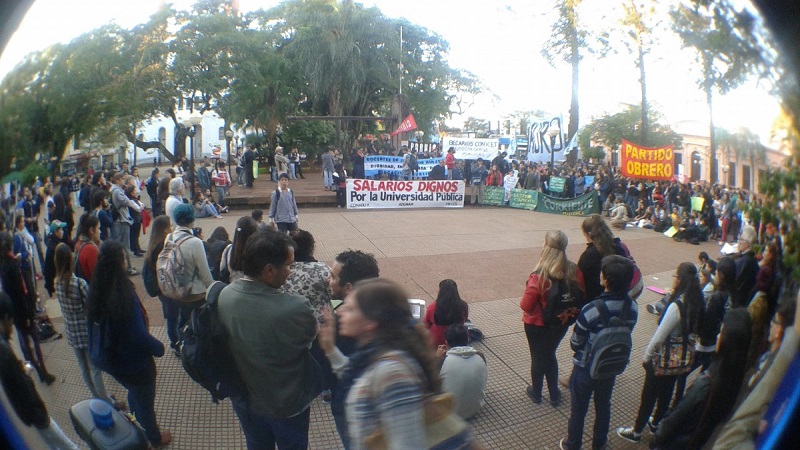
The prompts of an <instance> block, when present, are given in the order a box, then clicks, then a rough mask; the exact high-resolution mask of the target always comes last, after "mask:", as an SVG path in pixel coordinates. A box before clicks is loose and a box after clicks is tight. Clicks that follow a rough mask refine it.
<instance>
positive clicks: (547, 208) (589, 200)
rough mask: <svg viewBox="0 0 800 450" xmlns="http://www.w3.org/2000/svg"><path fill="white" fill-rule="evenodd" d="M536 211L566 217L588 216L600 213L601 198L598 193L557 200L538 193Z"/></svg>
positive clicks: (593, 192)
mask: <svg viewBox="0 0 800 450" xmlns="http://www.w3.org/2000/svg"><path fill="white" fill-rule="evenodd" d="M538 196H539V199H538V201H537V202H536V211H538V212H546V213H551V214H561V215H564V216H588V215H590V214H599V213H600V198H599V197H598V195H597V191H592V192H589V193H588V194H583V195H581V196H580V197H575V198H556V197H551V196H549V195H545V194H542V193H538Z"/></svg>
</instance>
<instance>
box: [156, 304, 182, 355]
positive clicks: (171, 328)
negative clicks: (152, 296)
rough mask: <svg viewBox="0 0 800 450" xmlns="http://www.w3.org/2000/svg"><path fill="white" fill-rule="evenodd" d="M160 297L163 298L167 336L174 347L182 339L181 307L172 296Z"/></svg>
mask: <svg viewBox="0 0 800 450" xmlns="http://www.w3.org/2000/svg"><path fill="white" fill-rule="evenodd" d="M158 299H159V300H161V311H162V312H163V313H164V320H166V322H167V337H168V338H169V343H170V344H171V345H172V346H173V347H174V346H175V345H177V344H178V342H179V341H180V340H181V335H180V332H179V329H178V322H179V320H180V315H181V309H180V306H179V305H178V302H176V301H175V300H173V299H171V298H168V297H164V296H163V295H159V296H158Z"/></svg>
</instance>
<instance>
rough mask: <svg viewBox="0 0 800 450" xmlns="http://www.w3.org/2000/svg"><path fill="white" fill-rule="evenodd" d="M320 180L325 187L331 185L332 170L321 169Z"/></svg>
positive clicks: (330, 186)
mask: <svg viewBox="0 0 800 450" xmlns="http://www.w3.org/2000/svg"><path fill="white" fill-rule="evenodd" d="M322 181H323V183H325V187H326V188H332V187H333V172H331V171H330V170H323V171H322Z"/></svg>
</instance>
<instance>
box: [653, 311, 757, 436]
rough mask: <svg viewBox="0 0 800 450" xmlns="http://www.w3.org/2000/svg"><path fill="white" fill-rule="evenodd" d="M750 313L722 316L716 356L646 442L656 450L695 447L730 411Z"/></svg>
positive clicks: (748, 334) (743, 360) (740, 375)
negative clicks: (648, 441) (649, 442)
mask: <svg viewBox="0 0 800 450" xmlns="http://www.w3.org/2000/svg"><path fill="white" fill-rule="evenodd" d="M750 338H751V323H750V316H749V315H748V314H747V311H745V310H744V309H743V308H738V309H734V310H732V311H730V312H728V314H726V315H725V320H724V322H723V323H722V328H721V329H720V335H719V339H717V356H716V358H715V359H714V362H713V363H711V367H710V368H709V370H707V371H705V372H703V373H702V374H700V375H699V376H698V377H697V379H696V380H695V381H694V383H693V384H692V386H691V387H690V388H689V390H688V391H687V392H686V396H685V397H683V399H682V400H681V401H680V402H679V403H678V404H677V406H676V407H675V408H673V409H672V410H671V411H670V413H669V415H667V416H666V417H665V418H664V420H662V421H661V423H660V424H659V426H658V430H657V431H656V432H655V435H654V436H653V441H652V443H651V444H650V447H651V448H657V449H665V450H666V449H676V450H678V449H680V450H684V449H686V450H698V449H701V448H703V446H704V445H705V444H706V442H707V441H708V439H709V438H710V437H711V435H712V434H713V432H714V429H715V428H716V427H717V425H719V424H720V423H722V422H723V421H724V419H725V418H726V417H727V416H728V414H730V412H731V410H732V409H733V407H734V405H735V403H736V397H737V396H738V395H739V387H740V386H741V384H742V380H743V379H744V375H745V371H746V369H747V366H746V359H747V358H746V356H747V349H748V347H749V345H750Z"/></svg>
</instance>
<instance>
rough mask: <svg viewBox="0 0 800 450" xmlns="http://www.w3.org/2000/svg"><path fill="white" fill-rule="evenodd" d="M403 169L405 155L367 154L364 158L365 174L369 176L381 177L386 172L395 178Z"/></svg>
mask: <svg viewBox="0 0 800 450" xmlns="http://www.w3.org/2000/svg"><path fill="white" fill-rule="evenodd" d="M402 170H403V157H402V156H383V155H375V156H367V157H365V158H364V176H367V177H380V176H381V175H382V174H384V173H386V174H388V175H389V176H390V177H392V175H394V178H397V177H399V176H400V172H401V171H402Z"/></svg>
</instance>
